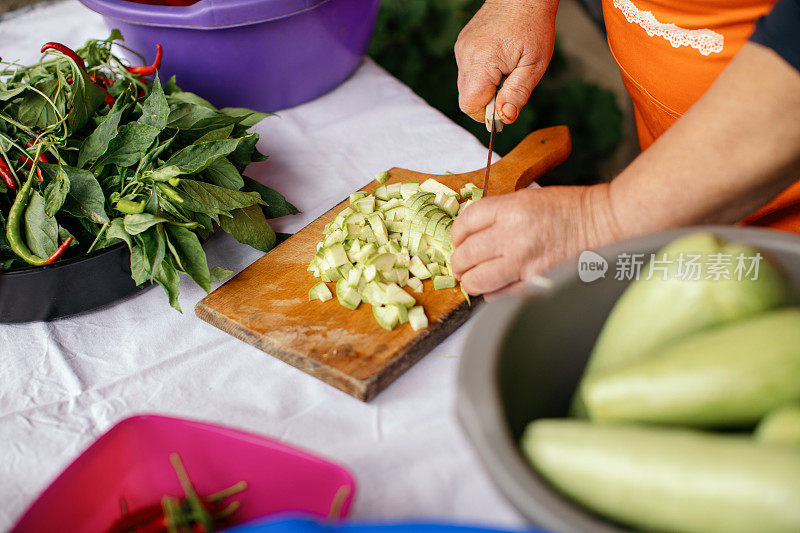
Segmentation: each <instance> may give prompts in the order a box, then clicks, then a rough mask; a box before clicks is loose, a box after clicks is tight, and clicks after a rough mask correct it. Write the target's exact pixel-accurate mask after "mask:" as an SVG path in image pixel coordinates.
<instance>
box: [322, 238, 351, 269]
mask: <svg viewBox="0 0 800 533" xmlns="http://www.w3.org/2000/svg"><path fill="white" fill-rule="evenodd" d="M325 261H326V262H327V263H328V264H329V265H330V266H332V267H338V266H341V265H343V264H345V263H347V262H348V260H347V253H346V252H345V251H344V246H342V243H340V242H337V243H335V244H332V245H330V246H328V248H327V250H326V251H325Z"/></svg>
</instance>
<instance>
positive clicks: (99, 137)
mask: <svg viewBox="0 0 800 533" xmlns="http://www.w3.org/2000/svg"><path fill="white" fill-rule="evenodd" d="M121 118H122V110H120V111H115V112H113V113H109V114H108V115H106V117H105V118H104V119H103V121H102V122H100V124H99V125H98V126H97V127H96V128H95V129H94V131H93V132H92V133H91V135H89V136H88V137H86V139H84V141H83V144H81V150H80V152H79V153H78V168H83V167H84V166H86V163H92V162H94V161H95V160H96V159H97V158H98V157H100V156H101V155H103V154H104V153H105V152H106V150H107V149H108V143H109V142H111V139H113V138H114V137H115V136H116V135H117V127H118V126H119V121H120V119H121Z"/></svg>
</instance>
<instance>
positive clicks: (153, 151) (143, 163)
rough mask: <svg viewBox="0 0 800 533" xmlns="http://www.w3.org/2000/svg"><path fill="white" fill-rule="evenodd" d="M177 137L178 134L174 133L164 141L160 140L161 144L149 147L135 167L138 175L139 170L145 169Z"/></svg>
mask: <svg viewBox="0 0 800 533" xmlns="http://www.w3.org/2000/svg"><path fill="white" fill-rule="evenodd" d="M177 138H178V136H177V135H174V136H172V137H170V138H169V139H167V140H166V141H163V142H161V144H159V145H154V146H153V147H151V148H150V149H149V150H148V151H147V153H146V154H145V155H144V157H143V158H142V159H140V160H139V165H138V166H137V167H136V174H137V175H138V174H139V173H140V171H141V170H143V169H146V168H147V167H148V166H150V163H152V162H153V161H155V160H156V158H158V157H159V156H161V154H162V153H164V150H166V149H167V148H169V147H170V145H172V142H173V141H174V140H175V139H177Z"/></svg>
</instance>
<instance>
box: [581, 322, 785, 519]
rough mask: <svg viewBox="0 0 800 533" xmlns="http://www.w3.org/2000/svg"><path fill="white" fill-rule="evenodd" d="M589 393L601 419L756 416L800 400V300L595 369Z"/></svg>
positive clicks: (711, 422)
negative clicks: (634, 358)
mask: <svg viewBox="0 0 800 533" xmlns="http://www.w3.org/2000/svg"><path fill="white" fill-rule="evenodd" d="M583 400H584V402H585V405H586V408H587V411H588V414H589V417H590V418H591V419H592V420H595V421H601V422H651V423H658V424H677V425H690V426H706V427H710V426H742V425H748V424H754V423H756V422H758V421H759V420H760V419H761V417H762V416H764V415H765V414H766V413H768V412H770V411H771V410H773V409H775V408H777V407H780V406H782V405H784V404H786V403H790V402H794V401H800V308H787V309H782V310H778V311H771V312H768V313H764V314H762V315H759V316H757V317H754V318H749V319H746V320H742V321H739V322H735V323H733V324H728V325H725V326H721V327H718V328H715V329H712V330H710V331H705V332H702V333H697V334H695V335H692V336H690V337H687V338H685V339H683V340H680V341H676V342H673V343H671V344H668V345H667V346H666V347H664V348H662V349H660V350H656V351H655V352H653V353H652V354H651V355H649V356H648V357H646V358H644V359H642V360H640V361H636V362H633V363H631V364H629V365H626V366H624V367H621V368H617V369H613V370H610V371H606V372H597V373H595V374H593V375H591V376H589V377H588V378H587V379H586V382H585V384H584V387H583ZM798 504H800V502H798Z"/></svg>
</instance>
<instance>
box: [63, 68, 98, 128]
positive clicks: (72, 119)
mask: <svg viewBox="0 0 800 533" xmlns="http://www.w3.org/2000/svg"><path fill="white" fill-rule="evenodd" d="M69 64H70V67H71V68H72V85H70V93H69V101H70V104H71V105H72V110H71V111H70V112H69V125H70V128H71V129H72V131H73V132H77V131H80V130H81V128H83V126H84V125H85V124H86V122H87V121H88V120H89V118H90V117H91V116H92V115H94V113H95V112H96V111H97V110H98V109H100V107H101V106H103V105H104V103H105V102H104V99H105V96H106V93H105V91H103V89H102V88H100V86H98V85H97V84H96V83H94V82H93V81H92V80H91V79H89V74H87V73H86V71H85V70H83V69H82V68H80V67H79V66H77V65H76V64H75V63H74V62H73V61H69Z"/></svg>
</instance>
